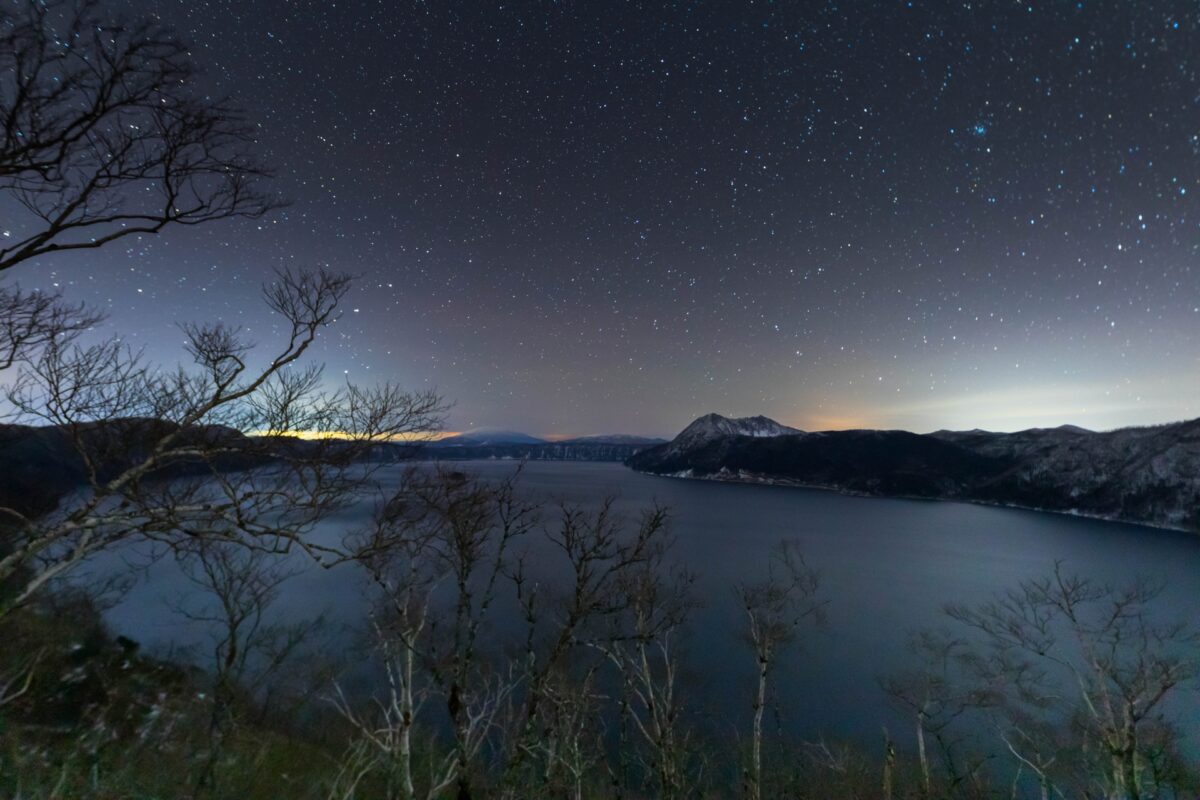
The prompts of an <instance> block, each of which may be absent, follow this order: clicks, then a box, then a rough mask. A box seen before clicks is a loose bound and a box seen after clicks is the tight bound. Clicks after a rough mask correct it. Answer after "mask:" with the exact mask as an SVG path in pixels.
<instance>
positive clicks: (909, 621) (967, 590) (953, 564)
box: [110, 462, 1200, 745]
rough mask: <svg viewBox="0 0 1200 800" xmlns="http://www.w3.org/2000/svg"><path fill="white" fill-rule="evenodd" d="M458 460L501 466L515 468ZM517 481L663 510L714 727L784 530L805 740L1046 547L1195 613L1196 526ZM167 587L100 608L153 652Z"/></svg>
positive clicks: (733, 704) (335, 574) (557, 468)
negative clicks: (1189, 530) (742, 605)
mask: <svg viewBox="0 0 1200 800" xmlns="http://www.w3.org/2000/svg"><path fill="white" fill-rule="evenodd" d="M455 467H456V468H461V469H463V470H465V471H471V472H475V473H478V474H480V475H482V476H484V477H492V478H499V477H502V476H505V475H507V474H509V473H510V472H511V471H512V470H513V469H514V468H515V465H514V464H513V463H512V462H469V463H461V464H457V465H455ZM393 474H394V475H397V476H398V475H399V470H397V471H396V472H395V473H393ZM386 475H387V473H385V478H386ZM522 485H523V486H524V488H525V490H526V491H528V492H530V493H531V494H532V495H534V496H537V497H540V498H542V499H545V500H550V501H556V500H565V501H567V502H569V503H576V504H581V505H585V506H591V505H595V504H598V503H599V502H600V500H601V499H602V498H604V497H605V496H608V495H613V496H615V497H617V507H618V509H619V510H620V511H622V512H623V513H626V514H628V515H629V516H630V517H631V518H632V517H634V516H636V514H637V512H638V510H639V509H642V508H645V507H646V506H648V505H649V504H651V503H653V502H656V501H657V502H658V503H661V504H664V505H666V506H668V507H669V508H670V509H671V511H672V519H673V531H674V533H675V536H676V538H677V549H676V557H677V558H678V559H679V560H680V561H682V562H685V563H686V564H687V565H688V566H689V567H691V568H692V569H693V570H694V571H695V572H696V573H697V575H698V580H697V594H698V596H699V598H700V600H701V601H702V602H703V603H704V607H703V608H702V609H701V610H700V611H698V612H697V614H696V616H695V618H694V623H693V626H692V631H691V634H690V639H689V645H688V646H689V651H690V657H691V660H692V663H693V665H694V671H695V673H696V675H695V680H696V682H697V683H696V685H694V686H692V687H691V688H690V692H691V694H692V696H693V697H694V698H696V699H698V700H700V701H701V702H700V703H698V705H702V706H703V707H704V708H706V709H707V710H708V711H710V712H711V713H712V714H713V719H715V720H720V722H719V723H718V724H729V725H735V724H738V723H739V721H740V720H742V719H745V718H746V717H747V715H748V713H749V691H750V678H751V674H752V667H753V665H752V662H751V659H750V657H749V655H748V654H747V653H746V652H745V650H744V646H743V645H742V644H741V642H740V641H739V639H738V632H739V631H740V627H739V626H740V622H741V619H740V616H739V612H738V610H737V609H736V608H735V604H734V602H733V597H732V592H731V588H730V587H731V585H732V584H733V583H734V582H735V581H737V580H744V579H749V578H754V577H756V576H761V575H762V574H763V573H764V572H765V568H766V564H767V561H768V556H769V551H770V548H771V547H772V546H773V545H774V544H775V543H777V542H779V541H780V540H781V539H795V540H797V541H798V542H799V543H800V545H801V547H802V549H803V552H804V553H805V556H806V558H807V559H808V560H809V562H810V563H811V564H812V565H813V566H815V567H817V568H819V569H820V571H821V574H822V585H823V591H824V594H825V597H826V599H827V600H828V624H827V626H826V628H825V629H824V630H823V631H820V632H813V633H811V634H806V636H805V637H804V641H803V642H802V644H801V647H800V648H798V649H797V651H796V652H794V653H793V654H791V655H790V656H789V657H788V658H787V659H786V661H785V662H784V663H783V665H782V666H781V668H780V670H779V672H778V673H777V675H776V678H775V681H776V689H777V692H776V694H777V696H776V700H777V707H778V713H779V719H780V721H781V722H782V724H784V725H785V726H786V727H787V728H789V729H791V730H792V731H794V732H796V733H797V734H799V735H803V736H806V737H814V736H817V735H822V734H823V735H827V736H830V737H834V738H841V737H848V738H853V739H860V740H869V741H872V742H875V741H877V740H878V736H879V732H880V726H881V725H882V724H887V723H889V721H890V722H891V723H892V724H895V723H896V720H895V718H894V717H891V716H889V714H888V712H887V710H886V709H887V703H886V698H885V696H884V694H883V692H882V691H881V689H880V688H879V684H878V677H879V676H880V675H882V674H884V673H887V672H889V671H891V670H895V669H896V668H898V667H900V666H902V665H903V664H904V663H905V660H906V654H905V649H904V647H905V641H906V636H907V632H908V631H910V630H911V629H913V628H916V627H921V626H928V625H940V624H942V617H941V614H940V607H941V605H942V604H943V603H945V602H948V601H953V602H958V603H964V602H965V603H969V602H972V601H977V600H983V599H986V598H987V597H989V596H990V595H992V594H993V593H994V592H996V591H999V590H1003V589H1006V588H1008V587H1012V586H1015V585H1016V584H1017V583H1019V582H1020V581H1022V580H1026V579H1030V578H1035V577H1040V576H1043V575H1046V574H1047V573H1048V572H1049V571H1050V570H1051V569H1052V568H1053V565H1054V562H1055V561H1056V560H1058V559H1062V560H1064V561H1065V562H1066V565H1067V567H1068V568H1069V569H1070V570H1071V571H1075V572H1078V573H1081V574H1084V575H1087V576H1090V577H1093V578H1096V579H1101V580H1112V581H1116V582H1120V581H1122V580H1126V579H1129V578H1131V577H1134V576H1137V575H1145V576H1154V577H1161V578H1165V579H1166V581H1167V582H1168V589H1167V591H1166V594H1165V596H1164V598H1163V602H1164V604H1166V605H1169V607H1170V609H1171V610H1172V611H1174V612H1177V613H1178V614H1180V615H1188V616H1195V615H1200V536H1195V535H1192V534H1185V533H1178V532H1172V531H1162V530H1155V529H1151V528H1145V527H1140V526H1135V525H1122V524H1117V523H1109V522H1101V521H1095V520H1087V519H1080V518H1074V517H1069V516H1061V515H1051V514H1042V513H1037V512H1029V511H1018V510H1011V509H1000V508H990V507H983V506H973V505H966V504H960V503H946V502H927V501H914V500H884V499H868V498H858V497H847V496H842V495H839V494H835V493H832V492H823V491H817V490H807V489H796V488H785V487H770V486H753V485H738V484H725V483H715V482H704V481H688V480H679V479H671V478H659V477H653V476H648V475H642V474H639V473H635V472H632V471H630V470H628V469H626V468H625V467H622V466H620V465H616V464H590V463H569V462H533V463H530V464H528V465H526V467H525V469H524V474H523V477H522ZM369 514H370V508H369V507H368V506H367V505H364V506H363V507H362V508H361V509H354V510H352V511H350V512H347V513H345V514H343V515H341V516H339V518H338V519H336V520H331V521H330V523H329V524H328V525H327V526H326V527H325V529H324V530H323V531H321V532H320V535H322V536H328V537H330V538H331V539H336V538H337V537H338V536H339V535H340V531H341V530H344V529H345V527H347V526H353V525H357V524H363V523H365V522H366V520H367V518H368V516H369ZM360 588H361V585H360V583H359V581H358V579H357V577H356V576H355V575H354V574H353V572H352V571H351V570H350V569H342V568H338V569H334V570H328V571H326V570H320V569H315V568H310V569H308V570H307V571H305V572H304V573H303V574H301V575H299V576H298V577H297V578H295V579H294V580H293V581H292V582H291V583H290V584H288V586H287V588H286V590H285V596H284V600H283V603H282V606H283V608H284V609H285V612H286V613H287V614H288V615H289V616H294V617H296V618H303V617H306V616H311V615H316V614H320V613H322V612H324V613H326V614H327V616H328V617H329V618H330V619H331V620H332V621H333V622H334V623H335V624H337V625H344V626H346V628H349V627H352V626H355V625H358V624H360V623H361V621H362V619H363V611H364V608H365V603H364V600H363V597H362V594H361V591H360ZM179 592H180V580H179V576H178V574H177V573H176V572H175V568H174V567H173V565H171V564H169V563H162V564H159V565H156V566H155V567H154V568H152V569H151V570H150V571H149V574H148V577H147V579H146V580H145V581H143V582H142V583H141V584H139V585H138V586H137V587H136V588H135V589H134V590H133V591H132V592H131V593H130V594H129V595H128V596H127V597H126V598H125V599H124V601H123V602H122V603H121V604H120V605H119V606H117V607H116V608H115V609H113V611H112V613H111V615H110V619H111V620H112V622H113V623H114V625H115V626H116V627H117V628H118V629H119V630H121V631H122V632H125V633H126V634H127V635H129V636H131V637H133V638H135V639H138V640H139V641H141V642H143V643H144V644H146V645H148V646H150V647H152V648H161V647H166V646H168V645H169V644H171V643H175V644H179V643H185V644H186V643H188V642H194V641H196V640H197V636H198V632H197V631H196V630H195V629H194V628H192V627H189V625H188V624H187V623H186V622H184V621H182V620H181V619H180V618H179V617H178V616H177V615H175V614H173V613H172V612H171V611H170V609H169V608H168V605H169V604H168V603H167V602H166V601H167V600H169V599H171V598H173V597H176V596H178V594H179ZM343 635H345V636H349V635H350V634H348V633H347V634H343ZM1182 702H1183V704H1184V707H1183V708H1182V709H1180V710H1181V712H1182V713H1183V714H1184V715H1185V718H1191V719H1194V720H1200V698H1198V697H1197V695H1196V694H1194V693H1193V694H1191V695H1189V696H1188V697H1185V698H1184V699H1183V701H1182ZM1192 735H1193V737H1195V736H1197V735H1200V734H1198V733H1193V734H1192ZM1194 744H1195V742H1193V745H1194Z"/></svg>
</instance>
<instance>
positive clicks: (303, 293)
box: [0, 271, 443, 616]
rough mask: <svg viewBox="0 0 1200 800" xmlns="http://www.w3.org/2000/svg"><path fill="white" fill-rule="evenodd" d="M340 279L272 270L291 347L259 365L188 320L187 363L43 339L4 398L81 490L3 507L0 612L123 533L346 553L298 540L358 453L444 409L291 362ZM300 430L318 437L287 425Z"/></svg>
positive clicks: (363, 467)
mask: <svg viewBox="0 0 1200 800" xmlns="http://www.w3.org/2000/svg"><path fill="white" fill-rule="evenodd" d="M348 288H349V280H348V278H346V277H345V276H343V275H337V274H333V273H329V272H325V271H316V272H301V273H292V272H284V273H279V274H277V275H276V277H275V280H274V281H272V282H271V283H269V284H268V285H267V286H266V287H265V289H264V294H265V298H266V302H267V305H268V308H269V309H270V310H271V311H272V312H273V313H274V314H276V315H277V316H278V317H279V318H280V319H281V320H282V322H283V327H284V330H285V331H286V333H285V339H286V341H285V342H284V344H283V345H282V346H280V347H279V348H278V349H277V350H276V351H275V353H274V354H273V355H271V356H268V357H267V358H266V359H265V363H264V364H263V365H262V366H260V367H257V368H251V360H250V359H251V355H252V353H251V347H250V345H249V343H248V342H247V341H246V340H245V338H244V336H243V335H242V334H241V333H240V332H238V331H236V330H233V329H230V328H228V327H225V326H223V325H220V324H217V325H207V326H190V327H186V328H185V333H186V335H187V339H188V351H189V353H190V354H191V355H192V358H193V361H194V362H195V368H194V369H191V370H188V369H185V368H183V367H179V368H177V369H174V370H160V369H155V368H153V367H152V366H151V365H149V364H147V363H146V362H145V360H144V359H143V358H142V357H141V355H140V354H138V353H134V352H130V351H128V350H127V349H126V348H125V346H124V345H123V344H122V343H121V342H120V341H119V340H109V341H106V342H101V343H99V344H93V345H87V346H82V345H74V344H66V345H62V346H60V345H59V344H58V343H57V342H53V343H50V344H48V345H47V346H46V347H45V348H44V352H43V353H42V355H41V356H40V357H39V358H38V359H37V361H36V362H35V363H34V364H33V365H32V366H31V367H30V368H29V369H28V370H27V371H25V372H24V373H23V374H21V375H20V376H19V378H18V380H17V381H16V382H15V384H14V385H13V386H12V387H10V389H9V392H8V398H9V401H10V402H11V403H12V404H13V406H14V407H16V408H17V409H18V410H19V412H20V414H21V417H22V418H24V419H27V420H30V421H34V422H41V423H48V424H50V425H53V426H55V427H56V429H57V430H58V431H60V432H61V434H62V436H64V437H65V439H66V441H67V442H68V444H69V447H70V450H71V451H72V453H73V457H74V458H75V459H77V461H78V463H79V465H80V468H81V471H82V473H83V475H84V476H85V487H84V489H85V490H84V491H82V492H80V493H78V494H77V495H74V496H72V497H70V498H68V499H67V501H66V502H63V503H60V505H59V508H57V509H56V510H55V511H53V512H52V513H49V514H45V515H40V516H27V515H26V514H24V513H22V512H21V511H19V510H17V509H6V514H5V515H6V517H8V518H9V519H10V520H13V521H14V531H13V532H12V533H11V534H8V536H7V538H8V539H9V546H8V547H7V548H6V550H5V551H4V552H3V554H2V555H0V584H4V583H7V584H9V585H10V586H13V588H11V589H10V591H9V593H8V594H7V595H5V596H4V599H3V600H2V601H0V616H3V615H4V613H6V612H7V611H8V610H10V609H11V608H13V607H15V606H17V605H19V604H21V603H23V602H25V601H27V600H28V599H29V598H30V597H32V596H33V595H34V593H35V592H37V591H38V590H39V589H41V588H42V587H44V586H45V585H46V584H47V583H49V582H50V581H52V580H54V579H55V578H57V577H59V576H61V575H64V574H65V573H67V572H68V571H69V570H71V569H73V568H74V567H76V566H78V565H79V564H80V563H82V562H84V561H85V560H86V559H88V558H89V557H91V556H92V555H94V554H95V553H97V552H100V551H102V550H104V549H106V548H109V547H111V546H113V545H115V544H116V543H118V542H122V541H126V540H129V539H131V538H138V537H140V538H148V539H154V540H156V541H161V542H165V543H167V544H168V545H170V546H177V545H179V544H181V543H183V542H186V541H188V540H190V539H194V538H221V539H225V540H228V541H236V542H239V543H241V544H242V545H245V546H248V547H253V548H256V549H261V550H267V551H272V552H288V551H290V550H292V549H295V548H300V549H303V550H304V551H306V552H308V553H309V554H310V555H311V556H313V557H314V558H315V559H317V560H318V561H319V562H320V563H323V564H329V563H333V562H335V561H339V560H345V559H346V558H347V557H348V556H347V554H346V553H345V551H344V550H342V549H341V548H340V547H337V546H328V545H320V544H318V543H315V542H313V541H310V540H309V539H307V538H306V535H305V534H306V533H307V532H308V531H309V530H310V529H311V528H312V526H313V525H315V524H316V522H318V521H319V520H320V519H322V518H323V517H324V516H325V515H327V514H328V513H330V512H331V511H332V510H335V509H336V508H338V507H340V506H341V505H343V504H345V503H346V502H349V501H350V500H351V499H352V498H354V497H355V496H357V493H358V492H360V491H361V490H362V489H363V487H364V486H366V485H368V483H369V482H368V478H369V474H370V471H371V466H370V465H369V464H367V463H365V462H364V461H363V459H364V458H365V457H367V456H370V455H372V454H373V453H374V452H375V451H376V450H377V447H378V446H379V445H381V444H384V443H387V442H389V441H392V440H395V439H397V438H403V437H407V436H413V435H419V434H427V433H428V432H429V431H432V430H434V429H436V428H437V427H438V425H439V424H440V413H441V410H442V408H443V406H442V404H441V402H440V400H439V398H438V397H437V396H436V395H434V394H433V393H429V392H419V393H408V392H403V391H401V390H399V389H398V388H396V387H393V386H389V385H385V386H382V387H377V388H372V389H363V388H359V387H356V386H347V387H345V388H344V389H341V390H337V391H327V390H325V389H323V388H322V386H323V381H322V379H321V373H320V369H319V368H317V367H309V368H305V369H296V368H295V367H294V365H295V364H296V362H297V361H299V360H300V359H301V357H302V356H303V355H304V354H305V353H306V352H307V350H308V349H309V347H310V346H311V345H312V343H313V342H314V341H315V340H316V338H317V336H318V334H319V332H320V331H321V330H322V329H323V328H324V327H326V326H327V325H330V324H332V323H333V322H335V321H336V319H337V318H338V303H339V301H340V300H341V299H342V298H343V297H344V295H345V293H346V291H347V290H348ZM297 429H300V430H305V429H307V430H315V431H324V432H327V435H326V436H324V437H323V438H321V439H319V440H318V441H310V442H305V441H299V440H296V439H293V438H290V437H288V436H285V435H284V434H285V433H290V432H292V431H295V430H297ZM243 431H249V432H262V433H263V434H264V435H261V436H257V437H247V436H245V435H243V433H242V432H243Z"/></svg>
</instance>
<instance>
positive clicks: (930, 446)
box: [626, 414, 1200, 530]
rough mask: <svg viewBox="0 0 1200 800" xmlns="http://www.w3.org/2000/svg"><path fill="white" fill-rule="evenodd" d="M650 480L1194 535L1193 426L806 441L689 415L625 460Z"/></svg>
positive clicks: (1198, 471) (841, 435)
mask: <svg viewBox="0 0 1200 800" xmlns="http://www.w3.org/2000/svg"><path fill="white" fill-rule="evenodd" d="M626 463H627V464H628V465H629V466H630V467H632V468H633V469H636V470H639V471H642V472H650V473H655V474H659V475H671V476H676V477H687V478H708V479H712V480H729V481H746V482H759V483H779V484H791V485H799V486H812V487H818V488H825V489H833V490H837V491H842V492H848V493H854V494H864V495H877V496H893V497H922V498H940V499H952V500H962V501H968V502H979V503H990V504H999V505H1011V506H1020V507H1024V508H1034V509H1041V510H1047V511H1058V512H1065V513H1074V514H1082V515H1087V516H1095V517H1102V518H1106V519H1117V520H1124V521H1129V522H1138V523H1143V524H1151V525H1158V526H1163V527H1171V528H1182V529H1188V530H1200V420H1192V421H1189V422H1179V423H1174V424H1170V425H1159V426H1155V427H1147V428H1125V429H1121V430H1116V431H1108V432H1103V433H1097V432H1093V431H1088V430H1085V429H1083V428H1079V427H1076V426H1073V425H1064V426H1062V427H1059V428H1032V429H1030V430H1026V431H1019V432H1017V433H992V432H989V431H981V430H973V431H937V432H936V433H929V434H915V433H909V432H907V431H876V430H849V431H824V432H819V433H809V432H804V431H799V430H796V429H795V428H789V427H787V426H785V425H780V424H779V423H777V422H774V421H773V420H770V419H767V418H766V417H748V418H742V419H730V418H727V417H722V416H720V415H718V414H708V415H706V416H703V417H700V418H699V419H697V420H696V421H695V422H693V423H692V424H691V425H689V426H688V427H687V428H685V429H684V430H683V431H682V432H681V433H680V434H679V435H678V436H677V437H675V438H674V439H673V440H671V441H670V442H666V443H664V444H661V445H657V446H654V447H647V448H645V449H643V450H641V451H639V452H638V453H636V454H635V455H633V456H631V457H630V458H629V460H628V461H627V462H626Z"/></svg>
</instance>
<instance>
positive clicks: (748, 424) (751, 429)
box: [671, 414, 803, 447]
mask: <svg viewBox="0 0 1200 800" xmlns="http://www.w3.org/2000/svg"><path fill="white" fill-rule="evenodd" d="M797 433H803V431H801V430H798V429H796V428H790V427H788V426H787V425H781V424H779V423H778V422H776V421H775V420H773V419H771V418H770V417H764V416H761V415H760V416H756V417H724V416H721V415H720V414H705V415H704V416H702V417H700V418H698V419H696V420H695V421H694V422H693V423H692V424H691V425H688V426H687V427H686V428H684V429H683V430H682V431H681V432H680V433H679V435H678V436H676V437H675V439H674V440H673V441H672V442H671V444H672V445H675V446H677V447H680V446H682V447H690V446H692V445H695V444H698V443H700V442H704V441H708V440H710V439H716V438H720V437H722V436H753V437H756V438H765V437H769V436H789V435H793V434H797Z"/></svg>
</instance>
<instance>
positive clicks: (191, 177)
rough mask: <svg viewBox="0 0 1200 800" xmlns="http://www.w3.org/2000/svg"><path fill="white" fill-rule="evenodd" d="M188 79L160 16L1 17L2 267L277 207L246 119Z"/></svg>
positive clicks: (93, 7) (65, 12)
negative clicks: (5, 202)
mask: <svg viewBox="0 0 1200 800" xmlns="http://www.w3.org/2000/svg"><path fill="white" fill-rule="evenodd" d="M195 83H196V69H195V67H194V66H193V64H192V61H191V58H190V55H189V52H188V47H187V45H186V44H185V43H184V42H182V41H181V40H180V39H179V38H178V37H177V36H176V35H175V34H174V33H173V32H172V31H171V30H170V29H169V28H166V27H164V26H163V25H161V24H158V23H157V22H153V21H135V22H127V21H121V20H109V19H106V18H105V17H104V16H103V15H101V14H100V13H99V4H98V3H97V2H95V0H79V2H74V1H69V2H50V3H45V2H33V1H32V0H30V2H26V3H22V4H19V7H18V8H17V9H16V10H9V9H5V10H4V11H0V192H2V193H3V194H4V195H7V196H8V198H10V199H11V201H12V205H14V206H15V207H16V208H19V209H21V210H23V212H24V217H23V218H20V219H12V220H11V221H10V222H9V223H8V224H9V225H11V226H12V231H13V236H12V238H11V243H9V242H6V243H5V244H4V245H3V246H2V247H0V272H3V271H4V270H7V269H10V268H12V267H14V266H16V265H18V264H20V263H22V262H24V261H28V260H30V259H34V258H37V257H39V256H43V255H46V254H49V253H57V252H63V251H69V250H80V249H95V248H98V247H104V246H105V245H107V244H109V243H110V242H114V241H116V240H118V239H121V238H125V237H127V236H139V235H145V234H154V233H158V232H159V231H161V230H162V229H164V228H165V227H167V226H171V225H199V224H203V223H207V222H212V221H215V220H221V219H229V218H232V217H258V216H261V215H262V214H264V213H266V212H267V211H269V210H271V209H272V208H274V207H276V206H278V205H279V203H278V201H277V200H276V199H275V198H274V197H273V196H272V195H271V194H270V193H268V192H265V191H263V190H262V189H260V188H259V183H260V182H261V180H262V179H263V178H264V177H266V176H267V173H268V171H267V170H266V169H265V168H264V167H263V166H262V165H261V164H260V163H258V162H257V161H256V160H255V159H254V158H253V157H251V155H250V154H249V147H250V145H251V144H252V140H253V133H254V128H253V126H251V125H250V124H249V123H248V122H246V121H245V119H244V115H243V114H242V113H241V112H240V111H239V110H238V109H236V108H234V107H233V106H232V105H230V104H229V103H227V102H225V101H221V100H216V101H214V100H212V99H211V98H208V97H205V96H204V93H203V92H201V91H196V90H195V89H194V85H195Z"/></svg>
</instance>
